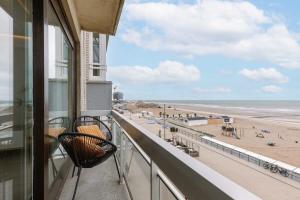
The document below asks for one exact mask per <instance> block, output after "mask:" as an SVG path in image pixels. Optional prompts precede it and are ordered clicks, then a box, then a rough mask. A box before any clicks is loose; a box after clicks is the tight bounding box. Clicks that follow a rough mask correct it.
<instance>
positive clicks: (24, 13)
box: [0, 0, 33, 200]
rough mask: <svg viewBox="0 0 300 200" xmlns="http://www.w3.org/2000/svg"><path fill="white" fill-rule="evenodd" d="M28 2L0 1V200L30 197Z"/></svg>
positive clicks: (30, 76) (30, 134)
mask: <svg viewBox="0 0 300 200" xmlns="http://www.w3.org/2000/svg"><path fill="white" fill-rule="evenodd" d="M31 14H32V5H31V1H29V0H24V1H22V3H20V1H17V0H11V1H5V0H0V199H4V200H11V199H30V197H31V196H32V124H33V123H32V16H31Z"/></svg>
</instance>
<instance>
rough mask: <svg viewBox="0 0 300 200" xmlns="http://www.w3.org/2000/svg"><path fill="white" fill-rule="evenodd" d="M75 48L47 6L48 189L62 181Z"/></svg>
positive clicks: (69, 125)
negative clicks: (62, 141) (63, 136)
mask: <svg viewBox="0 0 300 200" xmlns="http://www.w3.org/2000/svg"><path fill="white" fill-rule="evenodd" d="M72 55H73V48H72V46H71V44H70V42H69V40H68V38H67V37H66V34H65V32H64V29H63V27H62V25H61V22H60V21H59V18H58V17H57V15H56V13H55V10H54V9H53V7H52V5H51V4H50V3H49V4H48V86H49V88H48V92H49V95H48V109H49V121H48V125H49V130H48V132H49V133H48V136H49V137H48V142H49V164H48V166H49V172H48V174H49V178H48V181H49V188H51V187H52V185H53V184H54V183H55V181H57V180H59V179H62V177H61V176H60V170H61V168H62V167H63V166H64V163H65V162H66V159H67V156H66V153H64V150H63V148H62V147H61V146H60V145H59V142H58V140H57V136H58V135H59V134H61V133H63V132H66V131H70V127H71V121H72V105H73V104H72V98H71V97H72V70H73V59H72Z"/></svg>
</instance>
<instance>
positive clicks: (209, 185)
mask: <svg viewBox="0 0 300 200" xmlns="http://www.w3.org/2000/svg"><path fill="white" fill-rule="evenodd" d="M112 117H113V118H114V120H115V121H116V122H117V123H118V124H119V125H120V126H121V127H122V129H123V130H125V131H126V132H127V133H128V135H129V136H130V137H131V138H132V139H133V140H134V142H135V143H136V144H137V145H138V146H139V147H140V148H141V149H142V150H143V152H145V153H146V154H147V155H148V156H149V157H150V159H151V161H152V162H154V163H155V164H156V165H157V166H158V167H159V169H160V170H161V171H162V172H163V173H164V174H165V175H166V176H167V177H168V179H170V181H171V182H172V183H173V184H174V185H175V186H176V187H177V188H178V189H179V190H180V191H181V192H182V193H183V194H184V195H185V196H186V197H187V199H190V200H193V199H224V200H225V199H243V200H247V199H249V200H250V199H251V200H254V199H260V198H259V197H257V196H256V195H254V194H253V193H251V192H249V191H248V190H246V189H245V188H243V187H241V186H240V185H238V184H236V183H234V182H233V181H231V180H229V179H228V178H226V177H224V176H223V175H221V174H219V173H218V172H216V171H214V170H213V169H211V168H209V167H208V166H206V165H204V164H203V163H202V162H200V161H198V160H195V159H194V158H191V157H190V156H188V155H187V154H185V153H183V152H182V151H180V150H179V149H177V148H176V147H174V146H173V145H171V144H169V143H167V142H165V141H164V140H162V139H161V138H159V137H157V136H156V135H155V134H153V133H151V132H150V131H148V130H146V129H145V128H143V127H141V126H140V125H138V124H137V123H135V122H134V121H132V120H130V119H128V118H127V117H125V116H124V115H121V114H120V113H118V112H116V111H112Z"/></svg>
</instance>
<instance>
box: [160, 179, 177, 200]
mask: <svg viewBox="0 0 300 200" xmlns="http://www.w3.org/2000/svg"><path fill="white" fill-rule="evenodd" d="M159 197H160V200H177V198H176V197H175V196H174V195H173V193H172V192H171V191H170V190H169V188H168V187H167V186H166V184H165V183H164V182H163V181H162V180H160V181H159Z"/></svg>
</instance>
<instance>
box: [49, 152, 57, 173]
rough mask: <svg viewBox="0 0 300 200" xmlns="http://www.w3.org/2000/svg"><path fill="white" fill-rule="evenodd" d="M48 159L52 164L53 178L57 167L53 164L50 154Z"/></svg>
mask: <svg viewBox="0 0 300 200" xmlns="http://www.w3.org/2000/svg"><path fill="white" fill-rule="evenodd" d="M50 161H51V164H52V173H53V178H55V176H56V174H57V169H56V166H55V164H54V160H53V158H52V155H51V156H50Z"/></svg>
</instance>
